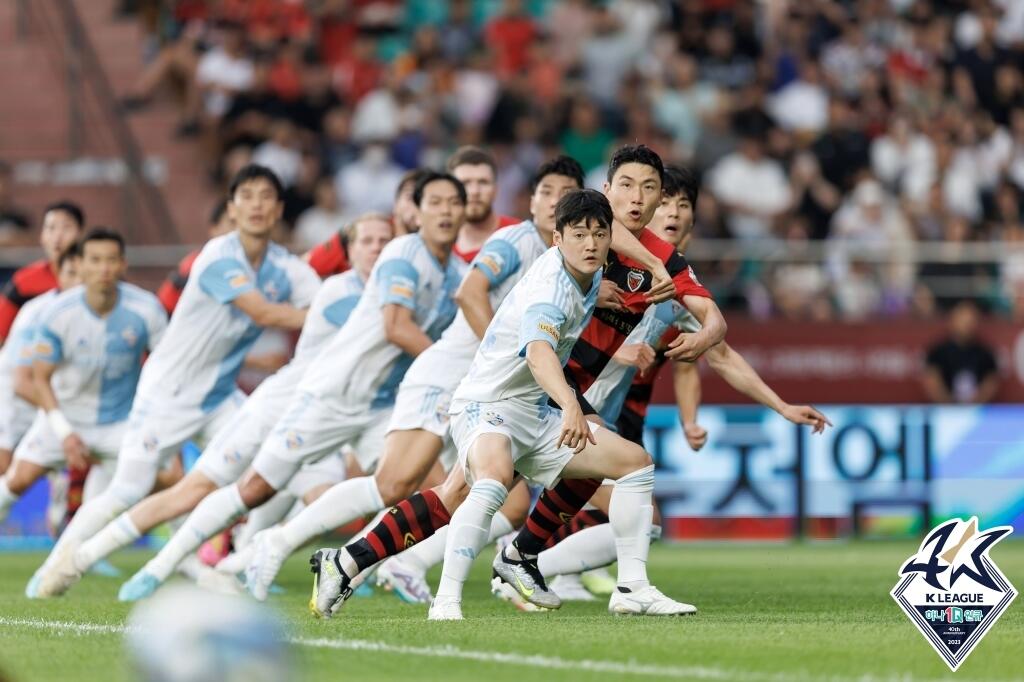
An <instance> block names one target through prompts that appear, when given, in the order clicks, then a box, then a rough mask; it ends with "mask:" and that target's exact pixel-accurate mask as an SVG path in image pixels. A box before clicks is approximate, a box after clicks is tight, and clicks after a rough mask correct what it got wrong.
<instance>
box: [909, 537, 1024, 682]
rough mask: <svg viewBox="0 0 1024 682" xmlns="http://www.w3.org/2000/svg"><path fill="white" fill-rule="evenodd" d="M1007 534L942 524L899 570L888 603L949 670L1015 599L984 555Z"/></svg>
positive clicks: (995, 568)
mask: <svg viewBox="0 0 1024 682" xmlns="http://www.w3.org/2000/svg"><path fill="white" fill-rule="evenodd" d="M1012 530H1013V529H1012V528H1011V527H1010V526H998V527H996V528H989V529H988V530H986V531H984V532H979V531H978V519H977V517H971V520H970V521H963V520H962V519H952V520H950V521H946V522H945V523H942V524H940V525H939V526H937V527H935V528H934V529H932V532H931V533H930V534H929V535H928V537H926V538H925V539H924V541H923V542H922V543H921V547H920V549H918V550H917V554H915V555H914V556H912V557H910V559H908V560H907V562H906V563H904V564H903V568H901V569H900V576H901V578H900V581H899V582H898V583H896V586H895V587H894V588H893V590H892V592H891V594H892V598H893V599H895V600H896V603H897V604H899V605H900V608H901V609H903V612H904V613H906V614H907V617H908V618H910V620H911V621H912V622H913V623H914V625H916V626H917V629H918V630H920V631H921V634H923V635H924V636H925V639H927V640H928V641H929V642H930V643H931V645H932V648H933V649H935V651H936V652H937V653H938V654H939V656H941V657H942V660H944V661H945V662H946V665H948V666H949V668H950V670H954V671H955V670H956V669H957V668H959V667H960V664H961V663H963V662H964V660H965V659H966V658H967V656H968V655H969V654H970V653H971V652H972V651H973V650H974V647H976V646H978V643H979V642H980V641H981V639H982V637H984V636H985V634H986V633H987V632H988V630H989V628H991V627H992V626H993V625H995V622H996V621H997V620H999V616H1000V615H1002V613H1003V611H1005V610H1006V607H1008V606H1009V605H1010V602H1012V601H1013V600H1014V599H1015V598H1016V597H1017V590H1015V589H1014V588H1013V585H1011V584H1010V581H1008V580H1007V579H1006V576H1004V575H1003V573H1002V571H1000V570H999V567H998V566H996V565H995V563H994V562H993V561H992V559H991V558H990V557H989V555H988V553H989V550H990V549H992V547H993V546H994V545H995V544H996V543H997V542H999V541H1000V540H1002V539H1003V538H1004V537H1006V536H1007V535H1009V534H1010V532H1011V531H1012Z"/></svg>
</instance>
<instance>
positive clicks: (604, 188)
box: [601, 180, 612, 196]
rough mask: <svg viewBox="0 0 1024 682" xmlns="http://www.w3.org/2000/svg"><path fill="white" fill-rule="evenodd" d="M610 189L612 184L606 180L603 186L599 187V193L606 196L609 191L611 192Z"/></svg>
mask: <svg viewBox="0 0 1024 682" xmlns="http://www.w3.org/2000/svg"><path fill="white" fill-rule="evenodd" d="M611 188H612V184H611V183H610V182H608V181H607V180H606V181H605V183H604V184H603V185H601V192H602V193H603V194H604V195H606V196H607V194H608V192H609V190H611Z"/></svg>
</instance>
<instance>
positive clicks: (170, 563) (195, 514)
mask: <svg viewBox="0 0 1024 682" xmlns="http://www.w3.org/2000/svg"><path fill="white" fill-rule="evenodd" d="M246 509H247V507H246V506H245V502H243V501H242V494H241V492H239V490H238V486H237V485H235V484H231V485H228V486H225V487H223V488H221V489H220V490H216V491H214V492H213V493H211V494H209V495H207V496H206V497H205V498H204V499H203V501H202V502H200V503H199V504H198V505H197V506H196V508H195V509H194V510H193V511H192V513H191V514H189V517H188V518H187V519H186V520H185V523H184V524H182V526H181V528H179V529H178V530H177V532H175V533H174V535H172V536H171V539H170V540H168V541H167V544H166V545H164V548H163V549H161V550H160V552H159V553H158V554H157V555H156V556H155V557H153V558H152V559H150V561H149V563H148V564H146V565H145V567H144V569H143V570H145V571H146V572H148V573H151V574H152V575H153V576H155V577H156V578H157V580H161V581H162V580H167V578H168V577H170V575H171V574H172V573H174V569H176V568H177V567H178V564H179V563H181V561H182V559H184V558H185V557H187V556H188V555H189V554H191V553H192V552H194V551H196V550H197V549H199V546H200V545H202V544H203V543H204V542H206V541H207V540H208V539H209V538H211V537H213V536H214V535H216V534H217V533H219V532H220V531H222V530H224V529H225V528H227V527H228V526H229V525H230V524H231V522H232V521H234V520H235V519H237V518H238V517H239V516H241V515H242V514H244V513H245V511H246Z"/></svg>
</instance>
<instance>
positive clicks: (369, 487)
mask: <svg viewBox="0 0 1024 682" xmlns="http://www.w3.org/2000/svg"><path fill="white" fill-rule="evenodd" d="M383 508H384V500H382V499H381V497H380V491H379V490H377V481H376V480H374V478H373V476H361V477H359V478H353V479H351V480H349V481H342V482H341V483H338V484H337V485H334V486H331V488H330V489H329V490H328V491H327V492H325V493H324V494H323V495H321V496H320V497H319V498H317V500H316V502H314V503H313V504H311V505H309V506H308V507H306V508H305V509H303V510H302V512H301V513H300V514H299V515H298V516H296V517H295V518H294V519H292V520H291V521H289V522H288V523H286V524H284V525H283V526H282V527H281V533H279V535H278V537H280V538H281V539H282V540H284V544H285V548H286V549H288V550H289V551H290V552H294V551H295V550H297V549H298V548H299V547H301V546H302V545H303V544H305V543H306V542H308V541H309V540H311V539H313V538H315V537H316V536H317V535H320V534H322V533H326V532H328V531H331V530H334V529H335V528H337V527H338V526H342V525H344V524H346V523H348V522H349V521H354V520H356V519H358V518H360V517H363V516H366V515H367V514H372V513H373V512H376V511H380V510H381V509H383Z"/></svg>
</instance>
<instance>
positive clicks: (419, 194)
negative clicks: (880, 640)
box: [412, 171, 466, 206]
mask: <svg viewBox="0 0 1024 682" xmlns="http://www.w3.org/2000/svg"><path fill="white" fill-rule="evenodd" d="M438 180H444V181H445V182H450V183H452V185H454V186H455V191H456V192H458V194H459V199H461V200H462V203H463V204H465V203H466V186H465V185H463V184H462V183H461V182H459V179H458V178H457V177H455V176H454V175H452V174H451V173H438V172H437V171H427V172H425V173H424V174H423V175H421V176H420V178H419V180H417V181H416V186H415V187H413V190H412V203H414V204H416V205H417V206H419V205H420V201H422V200H423V190H424V189H426V187H427V185H429V184H430V183H432V182H437V181H438Z"/></svg>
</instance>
